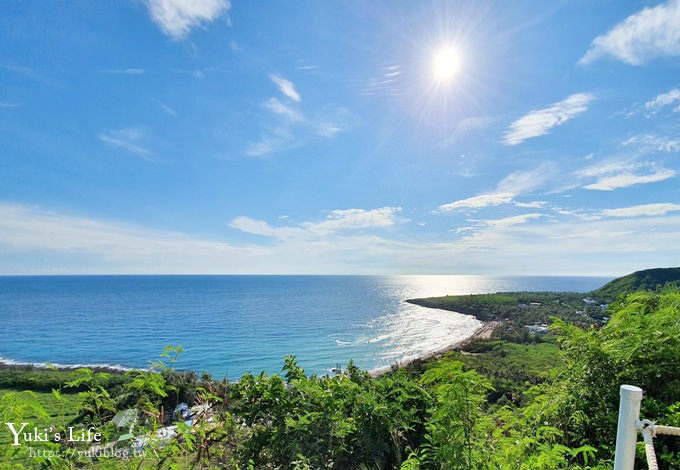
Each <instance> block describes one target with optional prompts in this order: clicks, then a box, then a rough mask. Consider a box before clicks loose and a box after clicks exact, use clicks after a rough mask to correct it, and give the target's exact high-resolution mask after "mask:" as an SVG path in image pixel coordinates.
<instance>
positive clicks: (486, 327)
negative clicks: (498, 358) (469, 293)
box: [370, 321, 501, 377]
mask: <svg viewBox="0 0 680 470" xmlns="http://www.w3.org/2000/svg"><path fill="white" fill-rule="evenodd" d="M500 325H501V322H499V321H489V322H483V323H482V324H481V326H480V327H479V328H477V329H476V330H475V331H474V332H473V333H472V334H471V335H470V336H469V337H467V338H465V339H463V340H460V341H457V342H455V343H453V344H451V345H449V346H447V347H445V348H441V349H438V350H436V351H433V352H430V353H428V354H424V355H422V356H419V357H416V358H413V359H409V360H406V361H402V362H398V363H396V364H393V365H391V366H386V367H380V368H379V369H374V370H372V371H371V372H370V373H371V376H372V377H380V376H381V375H384V374H386V373H388V372H390V371H392V370H393V369H394V367H406V366H408V365H410V364H413V363H414V362H417V361H426V360H428V359H432V358H435V357H439V356H442V355H443V354H445V353H447V352H449V351H456V350H459V349H461V348H463V347H464V346H465V345H467V344H469V343H470V342H471V341H473V340H475V339H489V338H491V335H492V334H493V332H494V330H495V329H496V328H498V327H499V326H500Z"/></svg>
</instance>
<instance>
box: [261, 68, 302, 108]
mask: <svg viewBox="0 0 680 470" xmlns="http://www.w3.org/2000/svg"><path fill="white" fill-rule="evenodd" d="M269 78H270V79H271V81H272V82H274V84H275V85H276V86H277V87H279V91H280V92H281V93H283V94H284V95H286V96H287V97H288V98H290V99H291V100H293V101H297V102H300V101H302V98H300V94H299V93H298V92H297V90H295V85H293V82H291V81H290V80H286V79H285V78H283V77H281V76H280V75H274V74H272V75H270V76H269Z"/></svg>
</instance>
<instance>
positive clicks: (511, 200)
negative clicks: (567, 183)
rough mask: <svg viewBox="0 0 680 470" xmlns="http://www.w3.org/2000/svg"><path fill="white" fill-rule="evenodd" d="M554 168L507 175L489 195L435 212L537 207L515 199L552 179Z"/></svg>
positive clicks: (463, 201) (456, 203)
mask: <svg viewBox="0 0 680 470" xmlns="http://www.w3.org/2000/svg"><path fill="white" fill-rule="evenodd" d="M555 172H556V168H555V166H554V165H553V164H551V163H544V164H542V165H539V166H538V167H537V168H535V169H533V170H528V171H516V172H514V173H511V174H509V175H508V176H506V177H505V178H503V180H502V181H500V182H499V183H498V185H496V189H495V190H494V191H491V192H489V193H485V194H480V195H478V196H473V197H469V198H466V199H461V200H458V201H454V202H451V203H448V204H444V205H441V206H439V207H438V208H437V211H436V212H439V213H443V212H453V211H457V210H465V209H482V208H484V207H489V206H500V205H502V204H516V205H518V206H519V207H529V206H530V205H531V207H537V205H536V204H537V203H524V204H523V205H520V204H522V203H518V202H517V201H515V198H516V197H518V196H520V195H525V194H530V193H532V192H534V191H536V190H538V189H540V188H543V187H545V185H546V184H547V183H548V182H549V181H550V180H552V179H553V178H554V175H555Z"/></svg>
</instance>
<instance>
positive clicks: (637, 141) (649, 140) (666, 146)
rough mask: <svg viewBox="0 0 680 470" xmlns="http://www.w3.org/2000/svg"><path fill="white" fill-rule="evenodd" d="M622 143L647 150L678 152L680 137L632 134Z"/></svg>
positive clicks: (679, 150) (679, 149)
mask: <svg viewBox="0 0 680 470" xmlns="http://www.w3.org/2000/svg"><path fill="white" fill-rule="evenodd" d="M623 145H625V146H628V145H638V146H639V147H641V148H642V149H643V150H645V151H648V152H649V151H651V152H680V139H674V138H671V137H664V136H658V135H653V134H642V135H636V136H633V137H631V138H630V139H628V140H626V141H625V142H624V143H623Z"/></svg>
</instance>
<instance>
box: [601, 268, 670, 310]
mask: <svg viewBox="0 0 680 470" xmlns="http://www.w3.org/2000/svg"><path fill="white" fill-rule="evenodd" d="M673 282H680V268H654V269H645V270H642V271H636V272H634V273H632V274H628V275H627V276H623V277H619V278H617V279H614V280H613V281H610V282H608V283H607V284H605V285H604V286H602V287H600V288H599V289H596V290H594V291H593V295H594V296H596V297H598V298H600V299H602V300H604V301H606V302H613V301H614V300H616V299H618V298H619V297H620V296H621V295H624V294H628V293H631V292H637V291H640V290H651V291H655V290H657V289H659V288H661V287H663V286H665V285H666V284H668V283H673Z"/></svg>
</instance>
